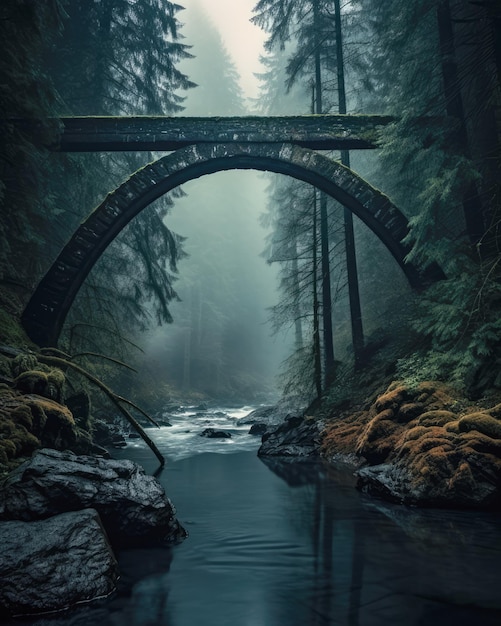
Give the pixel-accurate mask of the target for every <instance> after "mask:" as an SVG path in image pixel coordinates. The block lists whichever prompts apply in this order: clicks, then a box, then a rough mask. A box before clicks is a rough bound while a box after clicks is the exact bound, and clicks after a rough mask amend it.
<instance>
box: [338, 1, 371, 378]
mask: <svg viewBox="0 0 501 626" xmlns="http://www.w3.org/2000/svg"><path fill="white" fill-rule="evenodd" d="M334 8H335V23H336V68H337V85H338V109H339V113H341V114H346V89H345V80H344V56H343V33H342V28H341V6H340V0H334ZM341 163H342V164H343V165H346V167H350V153H349V152H348V150H341ZM344 238H345V249H346V270H347V273H348V294H349V300H350V316H351V337H352V344H353V353H354V357H355V369H358V367H359V366H360V365H361V358H362V352H363V349H364V330H363V325H362V309H361V306H360V291H359V285H358V271H357V256H356V249H355V234H354V231H353V214H352V212H351V211H350V210H348V209H347V208H346V207H345V209H344Z"/></svg>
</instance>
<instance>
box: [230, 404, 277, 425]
mask: <svg viewBox="0 0 501 626" xmlns="http://www.w3.org/2000/svg"><path fill="white" fill-rule="evenodd" d="M284 417H285V415H279V413H278V410H277V408H276V407H275V406H261V407H259V408H258V409H254V411H251V412H250V413H249V415H247V416H246V417H242V419H241V420H240V424H256V423H260V424H268V425H270V424H277V425H278V424H280V422H282V421H283V419H284Z"/></svg>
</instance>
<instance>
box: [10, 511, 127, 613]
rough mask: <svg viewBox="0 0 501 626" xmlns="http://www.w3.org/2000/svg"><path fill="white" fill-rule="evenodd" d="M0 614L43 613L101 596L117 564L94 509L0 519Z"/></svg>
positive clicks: (113, 577)
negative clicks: (30, 519) (35, 518)
mask: <svg viewBox="0 0 501 626" xmlns="http://www.w3.org/2000/svg"><path fill="white" fill-rule="evenodd" d="M0 545H1V546H2V548H1V552H0V616H1V611H2V609H3V612H4V613H7V614H10V615H11V616H18V615H24V616H26V615H30V614H38V613H48V612H53V611H60V610H62V609H66V608H70V607H71V606H74V605H76V604H80V603H83V602H91V601H93V600H96V599H99V598H103V597H106V596H108V595H110V594H111V593H113V591H115V589H116V583H117V580H118V576H119V574H118V565H117V561H116V559H115V556H114V554H113V552H112V549H111V546H110V544H109V542H108V538H107V535H106V532H105V530H104V528H103V526H102V524H101V520H100V518H99V514H98V513H97V511H95V510H93V509H85V510H82V511H73V512H69V513H61V514H60V515H56V516H54V517H50V518H48V519H45V520H40V521H36V522H22V521H7V522H6V521H3V522H0Z"/></svg>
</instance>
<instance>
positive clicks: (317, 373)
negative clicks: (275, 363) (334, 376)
mask: <svg viewBox="0 0 501 626" xmlns="http://www.w3.org/2000/svg"><path fill="white" fill-rule="evenodd" d="M317 221H318V217H317V190H316V189H315V188H314V189H313V229H312V230H313V232H312V237H313V241H312V256H313V362H314V365H313V372H314V374H313V376H314V384H315V390H316V392H317V399H318V400H320V398H321V397H322V360H321V355H320V319H319V301H318V270H317V263H318V242H317V231H318V227H317Z"/></svg>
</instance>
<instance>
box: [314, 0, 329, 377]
mask: <svg viewBox="0 0 501 626" xmlns="http://www.w3.org/2000/svg"><path fill="white" fill-rule="evenodd" d="M318 8H319V7H318V0H315V2H314V4H313V11H314V28H315V37H316V45H315V113H317V114H321V113H322V112H323V111H322V69H321V58H320V50H321V42H320V40H319V37H318V34H319V15H318ZM320 244H321V259H322V326H323V331H324V335H323V344H324V384H325V386H326V387H327V386H328V385H329V383H330V382H331V381H332V378H333V375H334V343H333V332H332V296H331V272H330V260H329V219H328V215H327V197H326V195H325V194H323V193H320Z"/></svg>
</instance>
